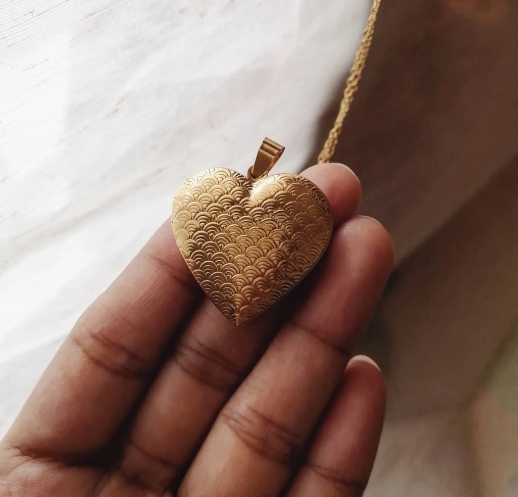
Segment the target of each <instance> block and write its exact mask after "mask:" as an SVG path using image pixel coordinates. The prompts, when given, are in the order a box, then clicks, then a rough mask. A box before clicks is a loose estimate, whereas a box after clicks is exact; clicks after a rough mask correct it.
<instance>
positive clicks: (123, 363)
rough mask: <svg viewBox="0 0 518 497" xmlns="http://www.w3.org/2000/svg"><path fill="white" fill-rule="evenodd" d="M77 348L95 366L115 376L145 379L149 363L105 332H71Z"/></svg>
mask: <svg viewBox="0 0 518 497" xmlns="http://www.w3.org/2000/svg"><path fill="white" fill-rule="evenodd" d="M72 340H73V342H74V343H75V344H76V345H77V347H78V348H79V350H80V351H81V352H82V353H83V354H84V355H85V356H86V357H87V358H88V359H89V360H90V361H91V362H92V363H93V364H95V365H96V366H98V367H100V368H101V369H103V370H105V371H106V372H108V373H110V374H113V375H115V376H122V377H123V378H127V379H138V380H141V379H147V378H148V377H149V376H150V374H151V373H152V366H151V364H150V363H149V362H148V361H146V360H144V359H142V358H141V357H139V356H138V355H137V354H135V353H134V352H133V351H132V350H130V349H129V348H128V347H126V346H124V345H123V344H121V343H120V342H118V341H116V340H113V339H111V338H109V337H108V334H107V333H106V332H103V333H101V332H99V331H93V330H89V331H82V332H81V333H77V334H72Z"/></svg>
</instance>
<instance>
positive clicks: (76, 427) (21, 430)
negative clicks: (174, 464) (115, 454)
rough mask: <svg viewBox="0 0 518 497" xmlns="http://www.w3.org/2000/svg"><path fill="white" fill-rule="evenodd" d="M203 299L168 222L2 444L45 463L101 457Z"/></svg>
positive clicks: (84, 322)
mask: <svg viewBox="0 0 518 497" xmlns="http://www.w3.org/2000/svg"><path fill="white" fill-rule="evenodd" d="M201 299H202V292H201V290H200V289H199V287H198V285H197V284H196V283H195V280H194V278H193V277H192V276H191V274H190V272H189V270H188V268H187V266H186V264H185V262H184V261H183V258H182V256H181V254H180V252H179V250H178V248H177V246H176V243H175V241H174V238H173V234H172V231H171V226H170V223H169V222H166V223H164V224H163V225H162V226H161V227H160V229H159V230H158V231H157V232H156V233H155V235H154V236H153V237H152V238H151V239H150V240H149V242H148V243H147V244H146V245H145V246H144V248H143V249H142V250H141V252H140V253H139V254H138V255H137V256H136V257H135V259H133V261H132V262H131V263H130V264H129V265H128V267H127V268H126V269H125V270H124V271H123V272H122V273H121V275H120V276H119V277H118V278H117V279H116V280H115V281H114V283H113V284H112V285H111V286H110V287H109V288H108V289H107V290H106V291H105V292H104V293H103V294H102V295H101V296H100V297H99V298H98V299H97V300H96V301H95V302H94V303H93V304H92V305H91V306H90V308H89V309H87V311H86V312H85V313H84V314H83V315H82V316H81V317H80V318H79V320H78V322H77V324H76V325H75V326H74V328H73V330H72V332H71V333H70V335H69V336H68V337H67V338H66V340H65V342H64V343H63V345H62V346H61V348H60V349H59V351H58V353H57V354H56V356H55V357H54V359H53V361H52V363H51V364H50V366H49V367H48V368H47V371H46V372H45V373H44V375H43V377H42V378H41V379H40V381H39V383H38V385H37V386H36V388H35V390H34V392H33V393H32V395H31V396H30V398H29V400H28V401H27V403H26V405H25V406H24V408H23V410H22V412H21V413H20V415H19V416H18V418H17V420H16V421H15V423H14V425H13V426H12V428H11V430H10V431H9V433H8V434H7V435H6V438H5V440H4V444H8V445H9V446H11V447H20V448H21V450H23V447H25V446H28V445H30V449H31V453H36V454H40V453H41V454H42V455H48V456H50V455H59V456H61V455H63V456H69V455H70V456H74V457H76V456H82V455H87V454H91V453H92V452H95V451H97V450H99V449H100V448H101V447H102V446H103V445H104V444H106V443H107V442H108V440H109V439H110V438H111V437H112V436H113V434H114V433H115V431H116V429H117V427H118V426H119V425H120V424H121V422H122V421H123V420H124V418H125V416H126V414H127V412H128V410H129V409H130V408H131V406H132V405H133V404H134V403H135V401H136V400H137V398H138V397H139V395H140V394H141V392H142V390H143V388H144V387H145V385H146V384H147V383H148V382H149V380H150V379H151V378H152V377H153V375H154V372H155V370H156V368H157V364H158V363H159V358H160V357H161V355H162V354H163V353H164V348H165V347H166V345H167V343H168V342H169V340H171V338H172V337H173V336H174V334H175V333H176V331H177V330H178V329H179V325H180V323H181V322H182V321H183V319H184V318H185V317H186V315H188V314H189V312H190V310H191V309H193V308H194V306H195V305H196V303H197V302H199V301H200V300H201Z"/></svg>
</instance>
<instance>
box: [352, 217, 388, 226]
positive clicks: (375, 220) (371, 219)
mask: <svg viewBox="0 0 518 497" xmlns="http://www.w3.org/2000/svg"><path fill="white" fill-rule="evenodd" d="M357 217H361V218H363V219H368V220H370V221H374V222H375V223H377V224H379V225H380V226H381V227H382V228H383V227H384V226H383V225H382V224H381V223H380V222H379V221H378V220H377V219H374V218H373V217H370V216H365V215H364V214H361V215H359V216H357Z"/></svg>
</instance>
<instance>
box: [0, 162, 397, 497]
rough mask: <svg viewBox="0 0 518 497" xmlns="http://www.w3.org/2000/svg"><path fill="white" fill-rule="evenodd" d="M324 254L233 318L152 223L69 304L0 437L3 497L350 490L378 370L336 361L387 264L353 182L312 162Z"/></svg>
mask: <svg viewBox="0 0 518 497" xmlns="http://www.w3.org/2000/svg"><path fill="white" fill-rule="evenodd" d="M304 175H305V176H306V177H308V178H309V179H311V180H312V181H313V182H314V183H315V184H317V185H318V186H319V187H320V188H321V189H322V191H323V192H324V193H325V194H326V195H327V197H328V199H329V201H330V203H331V206H332V210H333V216H334V223H335V232H334V235H333V239H332V242H331V245H330V247H329V250H328V252H327V253H326V256H325V257H324V259H323V260H322V261H321V263H320V264H319V266H318V267H317V268H316V269H315V270H314V271H313V273H312V274H311V275H310V276H308V278H307V279H306V280H305V281H304V282H303V283H302V284H301V285H300V286H299V287H298V288H297V289H296V290H294V291H293V292H292V294H290V295H289V296H288V297H287V298H286V299H285V300H283V302H282V303H280V304H279V305H277V306H275V308H273V309H271V310H270V311H268V312H267V313H266V314H264V315H262V316H261V317H259V318H257V319H255V320H253V321H251V322H249V323H247V324H244V325H242V326H240V327H238V328H236V327H234V326H233V325H232V324H230V323H229V322H228V321H227V320H226V319H225V318H224V317H223V315H222V314H220V312H219V311H218V310H217V309H216V308H215V307H214V306H213V304H212V303H211V302H210V301H209V300H208V299H206V298H204V296H203V293H202V292H201V290H200V289H199V287H198V285H197V284H196V283H195V281H194V278H193V277H192V275H191V273H190V272H189V270H188V268H187V265H186V264H185V262H184V261H183V259H182V256H181V254H180V253H179V251H178V249H177V247H176V245H175V242H174V239H173V236H172V233H171V228H170V225H169V223H166V224H164V225H163V226H162V227H161V228H160V229H159V230H158V231H157V233H156V234H155V235H154V236H153V237H152V238H151V240H150V241H149V242H148V243H147V245H146V246H145V247H144V248H143V249H142V251H141V252H140V253H139V254H138V255H137V256H136V258H135V259H134V260H133V261H132V262H131V263H130V264H129V266H128V267H127V268H126V269H125V270H124V271H123V273H122V274H121V275H120V276H119V278H118V279H117V280H116V281H115V282H114V283H113V284H112V285H111V286H110V288H109V289H108V290H107V291H106V292H105V293H104V294H102V295H101V296H100V297H99V298H98V299H97V300H96V301H95V302H94V304H93V305H92V306H91V307H90V308H89V309H88V310H87V311H86V312H85V313H84V314H83V316H82V317H81V318H80V319H79V321H78V323H77V324H76V326H75V327H74V329H73V330H72V332H71V333H70V335H69V336H68V337H67V339H66V340H65V342H64V343H63V345H62V347H61V348H60V350H59V351H58V353H57V355H56V357H55V358H54V360H53V361H52V363H51V364H50V366H49V367H48V369H47V370H46V372H45V373H44V375H43V377H42V378H41V380H40V382H39V383H38V385H37V387H36V388H35V390H34V392H33V393H32V395H31V397H30V398H29V400H28V401H27V403H26V405H25V407H24V408H23V410H22V412H21V413H20V415H19V417H18V419H17V420H16V421H15V423H14V424H13V426H12V428H11V430H10V431H9V432H8V434H7V435H6V437H5V438H4V440H3V441H2V443H1V444H0V495H2V496H4V495H7V496H9V497H25V496H30V497H36V496H37V497H40V496H41V497H119V496H120V497H122V496H124V497H171V496H172V495H175V496H177V497H201V496H207V495H210V496H225V497H277V496H281V495H282V496H285V497H286V496H287V497H306V496H307V497H309V496H311V497H316V496H318V497H335V496H341V497H343V496H346V497H350V496H358V495H361V494H362V492H363V490H364V488H365V485H366V484H367V480H368V478H369V475H370V471H371V468H372V464H373V461H374V458H375V455H376V451H377V446H378V441H379V436H380V433H381V427H382V424H383V415H384V404H385V390H384V384H383V380H382V377H381V373H380V372H379V370H378V369H377V367H376V366H375V365H374V364H373V363H372V362H370V361H369V360H367V359H366V358H354V359H352V360H350V359H351V351H352V350H353V348H354V345H355V342H356V340H357V338H358V336H359V334H360V333H361V331H362V330H363V329H364V328H365V326H366V324H367V322H368V320H369V317H370V316H371V314H372V312H373V309H374V307H375V305H376V303H377V301H378V299H379V297H380V295H381V292H382V290H383V287H384V285H385V282H386V279H387V277H388V275H389V272H390V270H391V266H392V244H391V241H390V238H389V236H388V234H387V233H386V231H385V230H384V229H383V228H382V227H381V225H379V224H378V223H377V222H375V221H373V220H371V219H369V218H364V217H352V216H353V213H354V211H355V209H356V207H357V204H358V201H359V198H360V185H359V183H358V180H357V179H356V177H355V176H354V175H353V174H352V173H351V172H350V171H349V170H348V169H346V168H344V167H340V166H338V165H333V164H326V165H319V166H315V167H313V168H310V169H308V170H306V171H305V172H304Z"/></svg>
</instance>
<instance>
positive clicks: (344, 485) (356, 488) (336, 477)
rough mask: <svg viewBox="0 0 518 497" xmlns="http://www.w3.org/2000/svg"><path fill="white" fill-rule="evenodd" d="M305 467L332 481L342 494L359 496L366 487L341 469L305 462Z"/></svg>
mask: <svg viewBox="0 0 518 497" xmlns="http://www.w3.org/2000/svg"><path fill="white" fill-rule="evenodd" d="M306 468H307V469H309V470H310V471H312V472H313V473H316V474H317V475H318V476H320V477H321V478H323V479H324V480H326V481H329V482H330V483H332V484H333V485H334V486H335V488H336V489H337V490H339V491H340V492H341V493H342V494H343V495H347V496H349V495H354V496H355V497H361V496H362V495H363V493H364V492H365V489H366V487H367V486H366V484H365V483H362V482H358V481H355V480H351V479H348V478H346V477H345V476H344V475H343V473H342V472H341V471H337V470H333V469H331V468H327V467H325V466H320V465H318V464H313V463H307V464H306Z"/></svg>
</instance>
